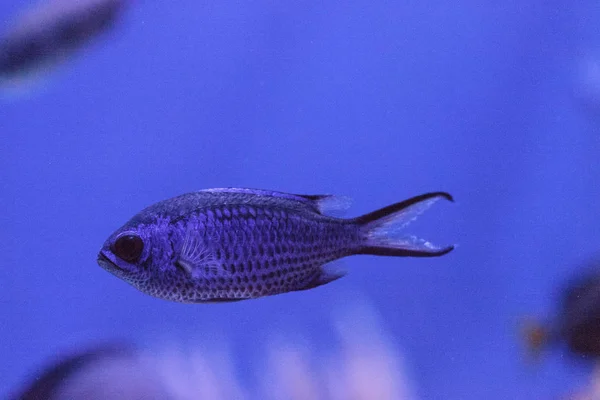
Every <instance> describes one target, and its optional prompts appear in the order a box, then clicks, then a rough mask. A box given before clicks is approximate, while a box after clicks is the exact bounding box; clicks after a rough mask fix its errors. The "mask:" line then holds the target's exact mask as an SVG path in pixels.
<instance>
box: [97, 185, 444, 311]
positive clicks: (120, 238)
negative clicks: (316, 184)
mask: <svg viewBox="0 0 600 400" xmlns="http://www.w3.org/2000/svg"><path fill="white" fill-rule="evenodd" d="M440 198H445V199H447V200H450V201H452V197H451V196H450V195H449V194H448V193H444V192H435V193H426V194H423V195H420V196H416V197H413V198H411V199H408V200H405V201H402V202H400V203H396V204H392V205H390V206H388V207H385V208H382V209H380V210H377V211H374V212H372V213H369V214H366V215H363V216H361V217H357V218H350V219H341V218H335V217H332V216H328V215H325V214H324V211H325V210H326V208H327V206H328V205H331V204H335V203H336V199H337V198H336V197H334V196H330V195H294V194H286V193H280V192H272V191H266V190H256V189H236V188H228V189H207V190H202V191H199V192H194V193H188V194H184V195H181V196H178V197H175V198H172V199H169V200H165V201H162V202H159V203H156V204H154V205H152V206H150V207H148V208H146V209H144V210H143V211H141V212H140V213H139V214H137V215H135V216H134V217H133V218H132V219H131V220H130V221H128V222H127V223H126V224H125V225H124V226H122V227H121V228H120V229H119V230H117V231H116V232H115V233H113V234H112V235H111V236H110V237H109V238H108V240H107V241H106V242H105V243H104V246H103V247H102V250H100V254H99V255H98V264H100V266H101V267H102V268H104V269H106V270H108V271H110V272H111V273H113V274H114V275H116V276H118V277H119V278H121V279H123V280H125V281H127V282H128V283H130V284H131V285H132V286H134V287H136V288H137V289H139V290H141V291H142V292H145V293H147V294H149V295H152V296H155V297H158V298H161V299H166V300H173V301H179V302H189V303H202V302H223V301H236V300H243V299H251V298H257V297H262V296H268V295H274V294H279V293H285V292H290V291H297V290H306V289H311V288H315V287H317V286H321V285H324V284H326V283H329V282H332V281H334V280H336V279H338V278H341V277H342V276H344V275H345V273H343V272H334V271H331V270H328V269H327V268H324V265H325V264H326V263H328V262H330V261H333V260H336V259H338V258H342V257H346V256H350V255H354V254H372V255H381V256H409V257H436V256H441V255H444V254H446V253H448V252H450V251H451V250H452V249H453V248H454V246H449V247H436V246H434V245H432V244H431V243H429V242H427V241H425V240H422V239H418V238H415V237H412V236H403V235H402V234H401V232H400V231H401V230H402V228H404V227H405V226H406V225H407V224H408V223H410V222H411V221H412V220H414V219H415V218H416V217H417V216H418V215H419V214H421V213H422V212H423V211H425V210H426V209H427V208H429V207H430V206H431V205H432V204H433V203H434V202H436V201H437V200H439V199H440Z"/></svg>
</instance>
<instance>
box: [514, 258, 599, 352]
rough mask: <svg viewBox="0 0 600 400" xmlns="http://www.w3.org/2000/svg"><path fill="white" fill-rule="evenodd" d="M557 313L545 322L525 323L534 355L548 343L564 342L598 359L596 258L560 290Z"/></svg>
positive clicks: (597, 271) (575, 349)
mask: <svg viewBox="0 0 600 400" xmlns="http://www.w3.org/2000/svg"><path fill="white" fill-rule="evenodd" d="M558 306H559V307H558V312H557V314H556V315H555V316H554V317H553V318H551V319H550V320H549V321H548V322H547V323H540V322H536V321H534V320H531V321H529V322H528V326H527V327H526V331H525V333H526V341H527V345H528V347H529V350H530V352H531V353H532V355H533V356H535V357H538V356H539V353H540V352H541V350H542V349H543V348H545V347H547V346H549V345H551V344H559V343H561V344H564V345H566V348H567V350H568V351H569V352H570V353H571V354H573V355H576V356H580V357H584V358H589V359H593V360H598V359H600V270H598V265H597V262H593V263H591V264H590V265H589V268H588V270H587V271H585V272H584V273H582V274H581V275H579V276H577V277H575V278H573V279H571V280H570V281H569V282H568V283H567V285H565V287H564V288H563V290H562V296H561V298H560V302H559V304H558Z"/></svg>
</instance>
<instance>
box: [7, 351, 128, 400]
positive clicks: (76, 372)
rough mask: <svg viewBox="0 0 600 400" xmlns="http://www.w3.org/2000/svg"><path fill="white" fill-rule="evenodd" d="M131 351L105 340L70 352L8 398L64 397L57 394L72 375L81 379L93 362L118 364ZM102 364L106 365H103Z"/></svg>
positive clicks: (40, 371)
mask: <svg viewBox="0 0 600 400" xmlns="http://www.w3.org/2000/svg"><path fill="white" fill-rule="evenodd" d="M134 352H135V349H134V347H133V346H132V345H131V344H130V343H125V342H110V343H108V342H107V343H103V344H98V345H95V346H94V347H92V348H88V349H84V350H81V351H76V352H73V353H72V354H69V355H66V356H63V357H60V358H58V360H56V361H54V362H52V363H50V364H48V365H47V366H46V367H45V368H43V369H41V370H39V371H37V373H36V374H35V376H34V377H32V379H31V382H29V383H28V384H27V385H26V387H24V388H23V389H21V390H19V392H18V393H14V394H13V395H12V396H9V398H10V399H14V400H51V399H64V398H65V397H63V396H61V393H62V392H63V391H64V389H65V387H67V386H69V382H71V383H72V380H73V378H74V377H76V378H78V379H79V380H81V379H82V378H85V377H84V376H82V371H83V372H85V371H86V370H88V369H89V368H90V367H91V366H93V365H96V364H101V363H106V362H112V363H118V362H119V361H121V360H123V359H128V358H131V357H132V356H133V354H134ZM104 367H105V368H106V365H105V366H104ZM92 379H93V378H92ZM99 389H103V391H104V392H105V393H106V387H104V388H100V387H98V388H97V390H98V391H99ZM90 394H91V393H89V392H88V393H87V396H86V397H88V398H89V397H90ZM95 398H97V397H95ZM104 398H106V397H104Z"/></svg>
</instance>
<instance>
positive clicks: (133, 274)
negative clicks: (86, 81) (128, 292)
mask: <svg viewBox="0 0 600 400" xmlns="http://www.w3.org/2000/svg"><path fill="white" fill-rule="evenodd" d="M157 242H158V241H157V238H156V234H155V233H154V232H153V229H151V227H149V226H144V225H140V226H125V227H122V228H121V229H119V230H117V231H116V232H115V233H113V234H112V235H111V236H110V237H109V238H108V239H107V240H106V241H105V242H104V245H103V246H102V249H101V250H100V252H99V253H98V264H99V265H100V266H101V267H102V268H104V269H105V270H107V271H108V272H110V273H112V274H113V275H116V276H117V277H119V278H121V279H123V280H125V281H126V282H128V283H130V284H132V285H133V286H134V287H137V288H139V289H141V287H142V286H144V285H145V284H146V283H147V282H148V281H150V280H151V279H152V276H153V274H154V271H155V270H156V268H155V265H154V264H155V263H156V262H158V261H160V260H156V257H155V255H157V250H160V247H157V245H158V246H159V245H160V243H157ZM160 253H161V252H160V251H158V254H160Z"/></svg>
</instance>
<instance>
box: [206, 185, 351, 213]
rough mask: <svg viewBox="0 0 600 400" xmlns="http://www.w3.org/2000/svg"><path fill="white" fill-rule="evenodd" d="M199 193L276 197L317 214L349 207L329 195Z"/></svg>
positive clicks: (341, 198)
mask: <svg viewBox="0 0 600 400" xmlns="http://www.w3.org/2000/svg"><path fill="white" fill-rule="evenodd" d="M201 192H209V193H241V194H249V195H255V196H264V197H278V198H281V199H286V200H293V201H298V202H300V203H302V204H304V205H306V206H308V207H310V208H311V209H312V210H313V211H316V212H318V213H319V214H324V213H330V212H331V211H337V210H345V209H347V208H348V207H349V206H350V203H351V200H350V198H349V197H345V196H334V195H330V194H308V195H307V194H292V193H284V192H276V191H273V190H263V189H248V188H215V189H204V190H201Z"/></svg>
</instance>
